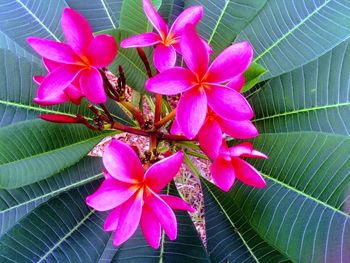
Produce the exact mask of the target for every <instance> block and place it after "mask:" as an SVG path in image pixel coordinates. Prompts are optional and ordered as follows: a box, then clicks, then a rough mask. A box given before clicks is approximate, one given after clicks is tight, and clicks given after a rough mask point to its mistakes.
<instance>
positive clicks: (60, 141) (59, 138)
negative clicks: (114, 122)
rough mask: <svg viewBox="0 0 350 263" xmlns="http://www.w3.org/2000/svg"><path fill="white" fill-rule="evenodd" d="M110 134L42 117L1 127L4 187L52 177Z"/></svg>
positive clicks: (1, 183) (0, 175)
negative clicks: (53, 121)
mask: <svg viewBox="0 0 350 263" xmlns="http://www.w3.org/2000/svg"><path fill="white" fill-rule="evenodd" d="M108 134H111V132H107V133H106V132H103V133H101V132H93V131H91V130H89V129H87V128H86V127H85V126H83V125H80V124H78V125H62V124H53V123H48V122H45V121H41V120H32V121H26V122H20V123H17V124H14V125H11V126H8V127H5V128H3V129H1V130H0V187H1V188H15V187H20V186H24V185H27V184H31V183H34V182H37V181H40V180H43V179H45V178H48V177H50V176H52V175H54V174H56V173H58V172H60V171H62V170H63V169H65V168H67V167H69V166H72V165H73V164H75V163H76V162H78V161H79V160H80V159H82V158H83V157H84V156H85V155H86V154H87V153H88V152H89V151H90V150H91V149H92V148H93V146H94V145H96V144H97V143H98V142H99V141H100V140H102V138H103V137H105V136H107V135H108Z"/></svg>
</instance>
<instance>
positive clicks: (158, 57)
mask: <svg viewBox="0 0 350 263" xmlns="http://www.w3.org/2000/svg"><path fill="white" fill-rule="evenodd" d="M153 63H154V66H155V67H156V69H158V71H159V72H163V71H164V70H167V69H169V68H173V67H174V66H175V63H176V51H175V49H174V48H173V47H172V46H165V45H163V44H162V43H160V44H158V45H157V47H156V49H155V50H154V55H153Z"/></svg>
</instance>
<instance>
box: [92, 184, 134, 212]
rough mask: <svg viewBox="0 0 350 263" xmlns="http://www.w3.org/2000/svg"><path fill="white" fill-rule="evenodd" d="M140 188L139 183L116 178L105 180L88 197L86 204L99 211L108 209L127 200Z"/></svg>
mask: <svg viewBox="0 0 350 263" xmlns="http://www.w3.org/2000/svg"><path fill="white" fill-rule="evenodd" d="M138 189H139V186H137V185H136V186H135V185H132V184H129V183H124V182H120V181H117V180H115V179H108V180H104V181H103V182H102V184H101V185H100V187H99V188H98V189H97V190H96V192H94V193H93V194H91V195H89V196H88V197H87V198H86V204H88V205H89V206H91V207H93V208H95V209H96V210H97V211H107V210H110V209H113V208H115V207H117V206H119V205H121V204H122V203H124V202H126V201H127V200H128V199H129V198H130V197H131V196H132V195H133V194H134V193H135V192H136V191H137V190H138Z"/></svg>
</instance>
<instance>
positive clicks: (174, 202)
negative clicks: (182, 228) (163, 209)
mask: <svg viewBox="0 0 350 263" xmlns="http://www.w3.org/2000/svg"><path fill="white" fill-rule="evenodd" d="M159 196H160V198H162V199H163V200H164V201H165V203H167V204H168V205H169V206H170V208H171V209H174V210H183V211H189V212H191V213H194V212H196V209H194V208H193V207H191V206H190V205H189V204H187V203H186V202H185V201H184V200H183V199H181V198H179V197H177V196H172V195H159Z"/></svg>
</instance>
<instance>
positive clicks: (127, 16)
mask: <svg viewBox="0 0 350 263" xmlns="http://www.w3.org/2000/svg"><path fill="white" fill-rule="evenodd" d="M151 2H152V4H153V6H154V7H155V8H156V9H159V7H160V6H161V4H162V0H151ZM120 13H121V14H120V20H119V27H120V28H121V29H124V30H128V31H130V32H132V33H133V34H139V33H145V32H151V31H152V24H151V23H150V21H149V20H148V19H147V17H146V15H145V13H144V11H143V8H142V0H133V1H124V2H123V5H122V7H121V11H120Z"/></svg>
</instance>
